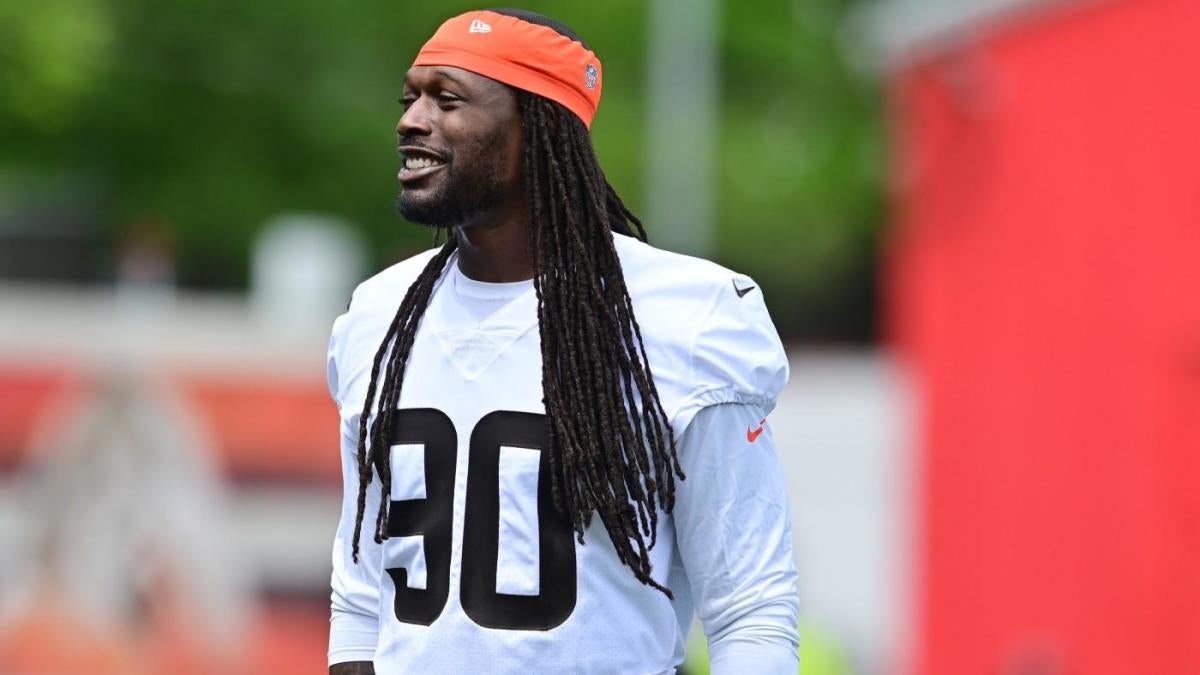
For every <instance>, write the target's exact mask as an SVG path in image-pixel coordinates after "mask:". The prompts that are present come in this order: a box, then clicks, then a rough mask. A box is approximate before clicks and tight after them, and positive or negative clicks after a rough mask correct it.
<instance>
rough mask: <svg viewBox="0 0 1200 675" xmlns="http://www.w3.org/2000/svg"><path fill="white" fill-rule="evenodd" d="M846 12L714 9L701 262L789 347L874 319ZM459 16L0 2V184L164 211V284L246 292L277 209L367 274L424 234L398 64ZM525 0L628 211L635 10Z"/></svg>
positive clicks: (313, 3) (862, 115)
mask: <svg viewBox="0 0 1200 675" xmlns="http://www.w3.org/2000/svg"><path fill="white" fill-rule="evenodd" d="M852 4H853V2H852V1H851V0H793V1H790V2H785V1H782V0H757V1H747V2H739V3H733V2H725V3H724V4H723V31H724V32H723V36H722V55H721V56H722V67H723V72H722V81H723V92H722V104H721V116H722V125H721V126H722V136H721V139H720V150H721V152H720V159H719V166H718V167H717V172H718V176H719V186H720V188H721V194H720V197H719V200H720V207H719V208H720V210H719V218H720V222H719V228H720V234H719V243H720V251H719V253H718V255H717V258H718V259H719V260H720V261H722V262H724V263H727V264H729V265H731V266H734V267H737V268H738V269H740V270H742V271H745V272H747V273H750V274H752V275H754V276H755V277H756V278H757V279H758V280H759V282H760V283H761V284H762V285H763V286H764V288H765V289H766V291H767V294H768V296H769V300H770V303H771V306H772V309H773V313H774V315H775V317H776V320H777V322H778V323H779V324H780V327H781V330H783V331H784V332H785V333H787V334H789V335H791V336H793V337H807V338H818V339H843V340H845V339H850V340H859V339H865V338H868V337H869V336H870V334H871V331H872V316H873V307H872V298H873V297H874V292H873V291H874V280H873V269H874V256H875V232H876V223H877V221H878V220H879V217H880V208H881V207H880V204H881V197H880V192H881V190H880V183H881V169H880V166H881V164H882V154H883V153H882V145H883V142H882V134H881V131H880V129H881V125H880V122H879V117H880V112H879V108H880V105H879V100H878V99H879V97H878V94H877V91H876V86H875V85H874V83H873V82H871V81H870V79H869V78H867V77H865V76H863V75H862V74H860V73H858V72H856V71H855V70H854V69H852V68H851V67H850V66H849V65H848V63H847V60H846V59H845V58H844V54H843V51H842V49H843V48H842V42H841V40H840V37H839V36H840V30H841V25H842V21H843V17H844V16H845V12H846V11H847V10H848V9H849V7H850V6H851V5H852ZM474 6H476V5H474V4H473V3H467V2H459V1H453V2H441V3H407V4H404V5H398V4H396V3H394V2H383V1H382V0H359V1H358V2H354V3H330V2H323V1H321V2H318V1H317V0H289V1H288V2H275V1H270V0H264V1H262V2H255V3H246V2H232V1H231V0H153V1H152V0H43V1H42V2H39V3H9V4H5V5H0V147H3V148H4V150H3V156H0V181H3V180H4V176H9V177H10V178H12V177H13V176H17V177H19V178H20V181H21V182H22V184H26V183H28V180H29V177H30V176H40V177H43V178H44V179H45V180H47V181H54V180H57V179H58V178H60V177H61V175H64V174H69V175H72V176H80V175H82V176H85V177H88V178H89V180H91V181H92V182H94V183H97V184H100V185H103V186H105V190H106V191H107V192H108V195H109V199H108V200H107V201H108V203H111V205H112V206H111V211H109V212H105V213H99V214H97V216H96V217H97V221H98V222H99V223H100V224H101V225H102V226H104V227H107V228H109V229H110V231H111V232H113V233H114V234H115V233H116V232H117V231H118V230H119V229H120V228H121V227H122V226H123V225H125V224H128V223H131V222H135V221H137V220H139V219H144V218H154V219H156V220H162V221H163V222H165V223H167V224H168V226H169V227H170V228H171V230H172V233H173V235H174V237H175V240H176V243H177V247H178V255H179V260H178V266H179V278H180V280H181V282H182V283H184V284H186V285H192V286H201V287H239V286H242V285H244V284H245V282H246V278H247V260H248V252H249V248H250V245H251V243H252V241H253V238H254V235H255V234H256V232H257V230H258V228H259V227H261V225H262V224H263V223H264V222H266V220H267V219H268V218H269V217H270V216H272V215H274V214H276V213H278V212H281V211H295V210H314V211H324V212H331V213H336V214H339V215H341V216H344V217H348V218H350V219H351V220H353V221H355V222H357V223H359V224H361V225H362V227H363V228H364V231H365V233H366V234H367V236H368V241H369V242H370V244H371V248H372V251H373V252H374V254H375V256H376V261H375V262H376V263H377V264H378V265H380V266H382V265H384V264H386V263H388V262H391V261H392V260H394V259H396V258H398V257H400V256H403V255H406V254H409V253H411V252H414V251H416V250H418V249H420V248H423V247H425V246H427V245H428V242H429V233H428V232H427V231H424V230H422V229H421V228H416V227H407V226H403V225H402V224H401V223H400V221H399V218H398V216H396V215H395V213H394V210H393V201H394V198H395V192H396V183H395V171H396V168H397V166H398V161H397V158H396V155H395V152H394V134H393V129H394V126H395V122H396V119H397V117H398V115H399V113H400V108H399V105H398V104H397V103H396V99H397V98H398V97H399V95H400V84H401V80H402V78H403V74H404V70H405V68H406V67H407V65H408V63H409V62H410V61H411V59H412V57H413V56H414V55H415V54H416V51H417V49H418V48H419V47H420V45H421V43H422V42H423V41H424V39H425V38H427V37H428V36H429V34H430V33H431V32H432V31H433V29H434V28H435V27H436V26H437V25H438V23H439V22H440V21H441V20H443V19H444V18H446V17H448V16H451V15H453V14H456V13H458V12H460V11H464V10H467V9H470V8H472V7H474ZM523 6H524V7H526V8H528V9H532V10H534V11H539V12H543V13H546V14H549V15H551V16H554V17H556V18H559V19H560V20H562V21H564V22H565V23H567V24H568V25H571V26H573V27H575V28H576V29H577V30H579V31H580V33H581V34H583V35H584V36H586V38H587V40H588V42H589V43H590V44H591V45H592V47H593V48H594V49H596V51H597V53H598V54H599V55H600V56H601V58H602V59H603V60H604V64H605V83H606V86H605V93H604V102H603V103H602V105H601V108H600V113H599V116H598V117H597V121H596V124H595V126H594V128H593V132H594V136H595V139H596V146H597V150H598V153H599V155H600V158H601V162H602V164H603V165H604V166H605V168H606V171H607V172H608V174H609V177H610V180H611V181H612V182H613V184H614V185H615V186H617V188H618V190H620V191H621V193H622V194H623V195H625V196H626V198H627V200H628V201H629V202H630V204H631V205H632V206H633V207H634V209H635V211H636V210H638V207H639V205H640V204H641V203H642V198H641V197H642V189H643V187H642V186H643V182H644V181H643V175H642V166H641V164H642V157H643V154H642V153H643V150H642V148H643V139H644V133H645V132H644V125H643V97H644V96H645V95H646V92H645V91H644V87H643V84H644V66H645V64H644V63H643V58H644V54H645V48H644V36H645V22H646V3H645V2H644V1H642V0H606V1H605V2H603V3H577V2H566V1H565V0H541V1H530V2H525V3H523ZM2 189H3V183H2V182H0V190H2ZM65 197H66V198H70V195H65ZM647 227H648V228H649V230H650V232H651V237H652V239H653V228H654V224H653V223H647Z"/></svg>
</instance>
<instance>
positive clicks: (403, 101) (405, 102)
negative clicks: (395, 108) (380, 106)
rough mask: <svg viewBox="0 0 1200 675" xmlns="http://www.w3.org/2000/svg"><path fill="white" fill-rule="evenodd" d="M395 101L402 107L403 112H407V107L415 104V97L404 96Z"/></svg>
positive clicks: (411, 95)
mask: <svg viewBox="0 0 1200 675" xmlns="http://www.w3.org/2000/svg"><path fill="white" fill-rule="evenodd" d="M396 100H397V101H399V102H400V105H401V106H404V109H405V110H408V107H409V106H411V105H412V104H414V103H416V102H417V97H416V96H415V95H413V94H405V95H404V96H402V97H400V98H398V99H396Z"/></svg>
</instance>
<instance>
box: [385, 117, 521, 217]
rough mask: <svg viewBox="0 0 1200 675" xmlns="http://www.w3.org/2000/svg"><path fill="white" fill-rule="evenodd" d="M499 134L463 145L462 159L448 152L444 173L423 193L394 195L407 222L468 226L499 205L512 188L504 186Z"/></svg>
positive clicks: (503, 164)
mask: <svg viewBox="0 0 1200 675" xmlns="http://www.w3.org/2000/svg"><path fill="white" fill-rule="evenodd" d="M503 141H504V138H503V135H502V134H500V133H497V134H495V135H494V136H492V137H491V138H487V139H484V140H483V141H482V142H480V143H478V144H473V145H472V146H470V147H468V148H465V150H467V151H468V152H465V153H463V156H462V159H461V161H456V159H457V158H458V157H459V154H458V153H451V154H450V155H449V157H448V158H447V161H446V170H445V176H442V177H440V178H441V180H440V181H438V182H437V184H436V187H434V188H433V189H432V190H430V191H427V192H426V194H420V193H418V194H415V195H414V194H413V193H412V191H410V190H405V189H402V190H401V192H400V195H399V196H398V197H397V198H396V210H397V211H399V213H400V215H401V216H403V218H404V219H405V220H407V221H408V222H410V223H417V224H418V225H428V226H431V227H462V226H466V225H470V224H471V223H472V222H474V221H476V220H478V219H479V217H480V216H482V215H483V214H485V213H487V212H489V211H492V210H494V209H495V208H496V207H498V206H499V205H500V204H501V203H503V201H504V200H505V198H506V197H507V195H508V193H509V192H510V191H511V188H510V187H509V186H507V185H505V181H504V169H505V164H506V158H505V157H504V154H503V152H502V150H503V147H504V143H503Z"/></svg>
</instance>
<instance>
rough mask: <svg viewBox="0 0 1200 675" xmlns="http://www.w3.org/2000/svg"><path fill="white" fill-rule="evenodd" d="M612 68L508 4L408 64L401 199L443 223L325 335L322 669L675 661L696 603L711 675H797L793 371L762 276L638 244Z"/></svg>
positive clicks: (464, 24) (414, 216)
mask: <svg viewBox="0 0 1200 675" xmlns="http://www.w3.org/2000/svg"><path fill="white" fill-rule="evenodd" d="M602 83H603V73H602V69H601V65H600V61H599V60H598V59H597V58H596V55H595V54H594V53H593V52H592V51H591V50H590V49H589V48H588V46H587V45H586V44H585V43H584V42H583V41H582V40H581V39H580V38H579V37H578V36H577V35H575V34H574V33H573V32H571V31H570V30H569V29H567V28H566V27H564V26H562V25H561V24H558V23H557V22H555V21H553V20H550V19H547V18H546V17H543V16H540V15H537V14H533V13H530V12H525V11H520V10H490V11H478V12H469V13H467V14H464V15H461V16H458V17H455V18H453V19H450V20H449V21H447V22H446V23H444V24H443V25H442V26H441V28H440V29H439V30H438V31H437V33H436V34H435V35H434V36H433V37H432V38H431V39H430V40H429V42H428V43H426V44H425V46H424V47H423V48H422V49H421V51H420V53H419V54H418V56H417V58H416V60H415V62H414V64H413V66H412V67H411V68H410V69H409V71H408V74H407V76H406V77H405V80H404V96H403V103H404V114H403V115H402V116H401V118H400V122H399V124H398V125H397V127H396V134H397V140H398V143H399V150H400V153H401V155H402V157H403V165H402V168H401V169H400V173H399V180H400V183H401V193H400V197H399V199H398V202H397V205H398V208H399V211H400V213H401V214H402V215H403V216H404V217H405V218H406V219H407V220H409V221H411V222H416V223H422V224H426V225H429V226H432V227H437V228H444V229H445V230H446V232H447V237H446V243H445V244H444V245H443V246H441V247H440V248H438V249H434V250H431V251H428V252H426V253H423V254H420V255H418V256H415V257H413V258H410V259H408V260H405V261H403V262H401V263H398V264H396V265H394V266H392V267H390V268H388V269H386V270H384V271H383V272H381V273H380V274H378V275H376V276H375V277H373V278H371V279H369V280H368V281H366V282H364V283H363V284H362V285H360V286H359V288H358V289H357V290H356V291H355V293H354V297H353V299H352V302H351V305H350V307H349V309H348V310H347V312H346V313H345V314H344V315H342V316H341V317H339V318H338V320H337V321H336V323H335V324H334V328H333V336H332V338H331V340H330V346H329V359H328V376H329V387H330V392H331V393H332V395H333V398H334V399H335V401H336V402H337V404H338V409H339V410H340V411H341V443H342V465H343V476H344V488H345V500H344V505H343V509H342V517H341V522H340V524H339V526H338V531H337V536H336V539H335V541H334V550H333V568H334V571H333V616H332V627H331V633H330V645H329V663H330V673H331V674H333V675H347V674H350V673H469V672H489V673H530V672H536V673H670V672H674V670H675V668H676V667H677V666H678V665H679V664H680V663H681V662H682V660H683V648H684V644H685V642H686V638H687V633H688V628H689V626H690V625H691V622H692V618H693V616H694V615H698V616H699V618H700V620H701V623H702V624H703V626H704V631H705V633H706V635H707V637H708V641H709V653H710V655H711V658H712V670H713V672H714V673H795V672H796V668H797V656H796V648H797V634H796V628H795V626H796V621H797V598H796V592H795V579H796V572H795V568H794V565H793V562H792V549H791V532H790V526H789V523H788V508H787V499H786V494H785V486H784V483H783V479H782V474H781V471H780V468H779V462H778V457H777V455H776V452H775V447H774V442H773V440H772V437H771V432H770V428H769V427H768V426H767V423H766V417H767V414H768V413H769V412H770V411H771V409H772V408H773V407H774V405H775V400H776V397H777V396H778V394H779V392H780V390H781V389H782V387H783V386H784V384H785V383H786V381H787V361H786V359H785V357H784V353H783V349H782V346H781V345H780V342H779V337H778V335H777V334H776V332H775V329H774V327H773V325H772V323H771V319H770V316H769V315H768V314H767V309H766V305H765V304H764V303H763V298H762V293H761V291H759V290H758V288H757V284H755V282H754V281H753V280H751V279H749V278H748V277H745V276H743V275H740V274H736V273H734V272H731V271H729V270H727V269H725V268H722V267H720V266H718V265H715V264H713V263H710V262H707V261H704V260H699V259H696V258H689V257H686V256H681V255H676V254H672V253H668V252H665V251H662V250H658V249H655V248H652V247H651V246H649V245H648V244H646V243H645V241H646V235H645V231H644V230H643V228H642V225H641V222H640V221H639V220H638V219H637V218H636V217H635V216H634V215H633V214H632V213H631V212H630V211H629V209H628V208H626V207H625V205H624V203H623V202H622V201H621V199H620V198H619V197H618V196H617V193H616V192H615V191H614V190H613V188H612V186H611V185H609V184H608V182H607V180H606V179H605V177H604V173H603V172H602V171H601V169H600V167H599V165H598V163H597V160H596V156H595V153H594V151H593V148H592V145H591V138H590V136H589V132H588V129H589V128H590V125H591V122H592V118H593V117H594V115H595V113H596V108H597V106H598V104H599V102H600V91H601V87H602ZM680 197H681V198H686V195H681V196H680Z"/></svg>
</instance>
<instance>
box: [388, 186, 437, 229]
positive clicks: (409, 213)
mask: <svg viewBox="0 0 1200 675" xmlns="http://www.w3.org/2000/svg"><path fill="white" fill-rule="evenodd" d="M446 211H447V209H446V204H445V202H444V201H442V200H424V199H414V198H413V197H412V196H411V195H406V193H404V192H401V193H400V195H399V196H398V197H396V212H397V213H399V214H400V216H401V217H402V218H404V219H405V220H407V221H408V222H410V223H414V224H417V225H426V226H429V227H448V226H449V225H450V223H447V222H446V215H447V214H446Z"/></svg>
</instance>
